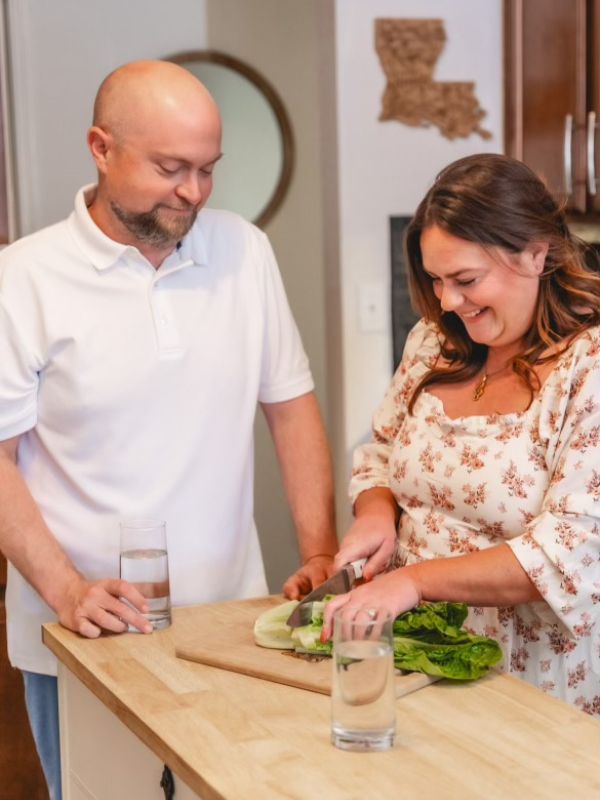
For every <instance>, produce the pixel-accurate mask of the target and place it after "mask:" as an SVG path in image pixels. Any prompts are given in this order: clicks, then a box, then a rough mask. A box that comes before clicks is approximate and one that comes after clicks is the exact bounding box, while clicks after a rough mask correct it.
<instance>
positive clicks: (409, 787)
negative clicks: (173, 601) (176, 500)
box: [43, 607, 600, 800]
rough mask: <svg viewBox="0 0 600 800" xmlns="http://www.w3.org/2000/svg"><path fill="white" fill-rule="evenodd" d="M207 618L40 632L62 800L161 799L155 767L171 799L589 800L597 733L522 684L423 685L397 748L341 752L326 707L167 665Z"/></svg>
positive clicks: (587, 720) (496, 679)
mask: <svg viewBox="0 0 600 800" xmlns="http://www.w3.org/2000/svg"><path fill="white" fill-rule="evenodd" d="M205 608H209V607H205ZM202 613H203V611H202V607H198V608H196V609H189V608H187V609H174V611H173V625H172V626H171V628H168V629H166V630H163V631H159V632H155V633H153V634H151V635H149V636H143V635H137V634H123V635H113V636H110V635H107V636H102V637H101V638H100V639H95V640H89V639H84V638H82V637H80V636H78V635H76V634H74V633H72V632H70V631H67V630H66V629H64V628H62V627H61V626H59V625H56V624H55V625H47V626H45V627H44V630H43V638H44V642H45V643H46V644H47V646H48V647H49V648H50V649H51V650H52V651H53V652H54V653H55V654H56V656H57V657H58V659H59V692H60V696H59V702H60V714H61V737H62V739H61V749H62V754H63V780H64V786H63V791H64V800H89V799H90V798H94V799H95V800H154V798H156V800H162V798H164V797H170V796H171V795H170V794H168V793H165V791H164V790H163V789H162V788H161V787H160V785H159V784H160V781H161V776H162V774H163V765H164V764H166V765H167V766H168V767H169V768H170V770H172V772H173V774H174V779H175V787H176V793H175V795H174V797H175V800H191V798H197V797H199V798H202V800H217V799H218V800H246V798H248V799H249V800H252V799H253V798H259V800H282V799H283V798H287V799H291V798H293V799H294V800H313V798H322V799H323V800H350V798H361V800H365V798H367V799H368V800H370V799H371V798H373V799H374V800H375V799H376V800H384V799H385V798H394V800H396V798H404V799H407V800H412V798H414V800H428V798H438V799H439V800H452V799H453V798H456V799H457V800H458V798H460V800H469V799H470V798H472V799H473V800H475V798H478V799H479V798H483V797H485V798H486V800H492V799H493V798H515V797H526V798H528V800H533V799H534V798H539V800H542V799H543V800H551V799H552V798H564V797H565V795H567V796H574V797H585V798H593V797H600V770H598V753H600V722H599V721H598V720H596V719H593V718H591V717H590V716H588V715H586V714H584V713H582V712H581V711H578V710H576V709H574V708H571V707H570V706H568V705H566V704H564V703H562V702H560V701H558V700H555V699H553V698H550V697H548V696H546V695H544V694H543V693H542V692H540V691H538V690H537V689H535V688H533V687H531V686H529V685H528V684H526V683H524V682H522V681H519V680H517V679H515V678H512V677H509V676H505V675H500V674H498V673H494V674H491V675H490V676H488V677H486V678H484V679H482V680H480V681H477V682H475V683H468V684H457V683H451V682H449V681H441V682H439V683H435V684H432V685H430V686H426V687H425V688H422V689H420V690H419V691H415V692H413V693H412V694H408V695H406V696H404V697H401V698H399V699H398V700H397V701H396V704H397V730H398V733H397V739H396V745H395V746H394V748H393V749H392V750H390V751H388V752H386V753H349V752H343V751H340V750H337V749H336V748H334V747H333V746H332V745H331V744H330V743H329V712H330V700H329V697H328V696H326V695H324V694H318V693H316V692H311V691H306V690H305V689H299V688H295V687H293V686H285V685H281V684H278V683H273V682H271V681H267V680H261V679H259V678H256V677H250V676H248V675H242V674H239V673H236V672H231V671H228V670H224V669H219V668H216V667H213V666H206V665H204V664H198V663H194V662H191V661H187V660H184V659H181V658H177V657H176V656H175V642H176V638H177V632H178V626H179V630H181V628H182V626H183V625H184V624H185V625H189V623H190V621H191V620H192V619H193V616H192V615H194V614H197V615H201V614H202ZM198 618H200V616H199V617H198ZM277 655H279V654H277ZM283 657H284V656H281V658H283ZM310 666H311V664H310V663H307V664H306V667H307V668H310Z"/></svg>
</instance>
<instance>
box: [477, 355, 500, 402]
mask: <svg viewBox="0 0 600 800" xmlns="http://www.w3.org/2000/svg"><path fill="white" fill-rule="evenodd" d="M507 366H508V365H507V364H505V365H504V366H503V367H501V368H500V369H497V370H496V371H495V372H484V373H483V378H482V379H481V380H480V381H479V383H478V384H477V386H476V387H475V391H474V392H473V400H474V401H475V402H477V401H478V400H481V398H482V397H483V393H484V392H485V389H486V386H487V383H488V378H494V377H495V376H496V375H499V374H500V373H501V372H504V370H505V369H506V368H507Z"/></svg>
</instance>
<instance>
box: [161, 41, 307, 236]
mask: <svg viewBox="0 0 600 800" xmlns="http://www.w3.org/2000/svg"><path fill="white" fill-rule="evenodd" d="M164 60H165V61H171V62H173V63H174V64H179V65H180V66H184V65H185V64H186V62H189V61H196V62H205V63H210V64H221V65H222V66H224V67H227V68H228V69H231V70H233V71H234V72H238V73H239V74H240V75H243V77H244V78H246V79H247V80H248V81H250V83H252V84H253V85H254V86H255V87H256V88H257V89H258V91H259V92H260V93H261V94H262V95H264V97H265V98H266V100H267V102H268V103H269V105H270V106H271V109H272V110H273V113H274V114H275V118H276V120H277V123H278V125H279V130H280V131H281V145H282V154H281V171H280V173H279V178H278V180H277V183H276V185H275V188H274V189H273V192H272V193H271V196H270V198H269V199H268V200H267V203H266V205H265V206H264V207H263V208H262V209H261V210H260V211H259V213H258V215H257V216H256V218H255V219H253V220H252V222H253V223H254V224H255V225H257V226H258V227H259V228H264V226H265V225H266V224H267V223H268V222H269V221H270V220H271V219H272V217H273V216H274V214H275V213H276V212H277V210H278V209H279V207H280V206H281V203H282V202H283V199H284V197H285V195H286V193H287V191H288V189H289V186H290V182H291V179H292V173H293V171H294V136H293V133H292V125H291V123H290V118H289V116H288V113H287V111H286V109H285V106H284V104H283V102H282V100H281V98H280V96H279V94H278V93H277V92H276V90H275V89H274V88H273V86H272V84H271V83H269V81H268V80H267V79H266V78H265V77H264V76H263V75H261V74H260V72H258V71H257V70H255V69H254V68H253V67H250V66H249V65H248V64H246V63H245V62H244V61H240V60H239V59H238V58H234V57H233V56H230V55H226V54H225V53H221V52H219V51H218V50H188V51H186V52H183V53H176V54H175V55H172V56H168V57H166V58H165V59H164Z"/></svg>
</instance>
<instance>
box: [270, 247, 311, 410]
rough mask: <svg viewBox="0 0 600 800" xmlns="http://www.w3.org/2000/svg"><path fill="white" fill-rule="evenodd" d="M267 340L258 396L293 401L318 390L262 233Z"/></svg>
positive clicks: (281, 283)
mask: <svg viewBox="0 0 600 800" xmlns="http://www.w3.org/2000/svg"><path fill="white" fill-rule="evenodd" d="M258 250H259V253H258V258H259V261H260V263H261V266H262V273H261V276H262V277H261V280H262V287H261V288H262V297H263V303H264V342H263V357H262V369H261V376H260V386H259V392H258V399H259V401H260V402H261V403H279V402H283V401H285V400H292V399H293V398H294V397H299V396H300V395H302V394H306V393H307V392H310V391H312V390H313V389H314V382H313V378H312V374H311V371H310V367H309V363H308V358H307V356H306V353H305V352H304V348H303V346H302V341H301V339H300V334H299V332H298V328H297V326H296V323H295V321H294V317H293V315H292V312H291V309H290V306H289V303H288V300H287V297H286V294H285V289H284V287H283V281H282V280H281V275H280V273H279V268H278V266H277V262H276V259H275V254H274V253H273V249H272V248H271V245H270V243H269V240H268V239H267V237H266V236H265V235H264V234H263V233H260V238H259V248H258Z"/></svg>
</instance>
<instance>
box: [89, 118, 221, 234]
mask: <svg viewBox="0 0 600 800" xmlns="http://www.w3.org/2000/svg"><path fill="white" fill-rule="evenodd" d="M220 147H221V136H220V125H219V124H218V119H217V120H215V121H211V120H208V121H200V122H198V121H196V120H191V121H188V122H187V124H180V125H177V120H171V121H169V124H166V125H165V124H163V125H162V126H161V125H160V123H157V126H156V127H155V128H154V129H153V130H151V131H148V132H147V131H143V132H139V133H138V134H137V135H134V134H133V133H130V134H128V135H126V136H123V137H121V138H118V139H115V140H114V141H113V144H112V147H111V150H110V154H109V157H108V158H107V160H106V169H105V172H104V176H103V196H104V198H105V202H106V203H107V204H108V206H109V208H110V211H111V213H112V215H113V216H114V218H115V219H116V220H117V221H118V224H120V225H121V226H122V227H123V228H125V229H126V231H127V232H128V233H129V234H130V235H131V236H132V237H133V239H134V240H135V241H136V242H139V243H140V244H143V245H148V246H150V247H156V248H168V247H172V246H175V245H176V244H177V242H179V241H180V240H181V239H182V238H183V237H184V236H185V235H186V233H187V232H188V231H189V230H190V228H191V227H192V225H193V224H194V220H195V219H196V215H197V214H198V211H199V210H200V209H201V208H202V207H203V206H204V204H205V203H206V201H207V200H208V198H209V196H210V193H211V190H212V173H213V169H214V166H215V164H216V162H217V160H218V159H219V157H220V155H221V150H220Z"/></svg>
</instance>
